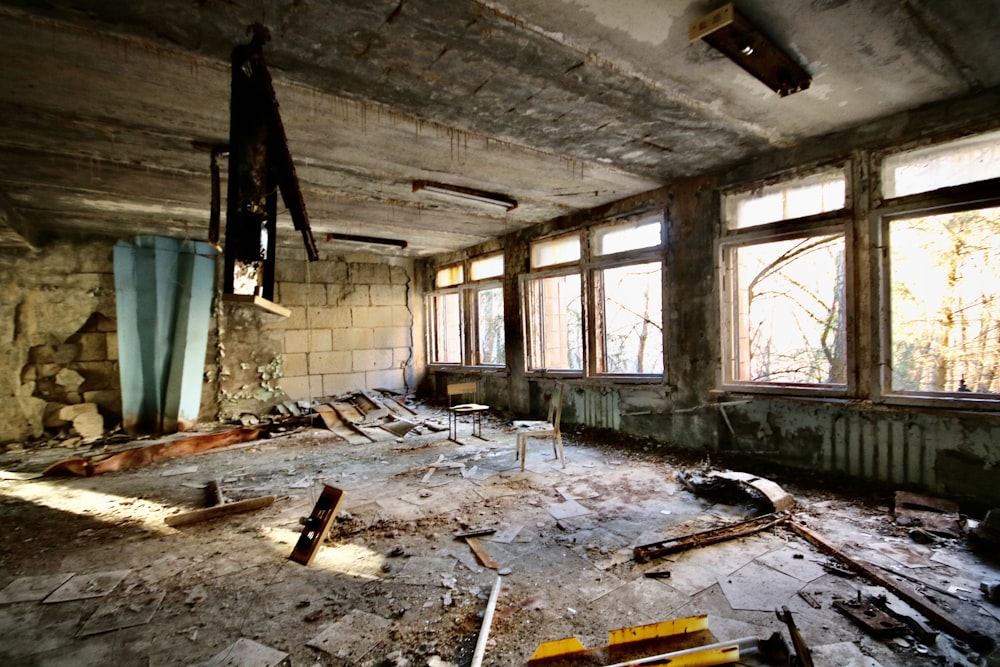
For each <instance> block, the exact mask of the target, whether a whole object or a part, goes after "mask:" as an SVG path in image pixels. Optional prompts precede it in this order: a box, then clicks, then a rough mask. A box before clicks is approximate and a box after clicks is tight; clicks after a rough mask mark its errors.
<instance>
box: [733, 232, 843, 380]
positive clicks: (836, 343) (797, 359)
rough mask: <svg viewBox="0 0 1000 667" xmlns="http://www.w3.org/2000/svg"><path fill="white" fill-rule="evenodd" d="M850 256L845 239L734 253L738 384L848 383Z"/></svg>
mask: <svg viewBox="0 0 1000 667" xmlns="http://www.w3.org/2000/svg"><path fill="white" fill-rule="evenodd" d="M844 252H845V244H844V237H843V235H842V234H832V235H826V236H811V237H803V238H796V239H791V240H781V241H770V242H765V243H758V244H755V245H744V246H739V247H737V248H733V249H731V250H730V253H731V263H732V265H733V266H734V267H735V270H734V271H733V272H732V274H731V275H732V277H731V279H732V280H733V281H734V282H735V285H734V286H733V290H734V295H735V303H734V313H733V320H734V323H733V335H734V337H735V340H734V348H735V354H734V358H733V365H734V369H733V378H734V379H736V380H741V381H751V382H779V383H809V384H844V383H845V382H846V376H847V331H846V320H845V314H844V302H845V296H846V292H845V265H844Z"/></svg>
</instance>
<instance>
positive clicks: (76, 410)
mask: <svg viewBox="0 0 1000 667" xmlns="http://www.w3.org/2000/svg"><path fill="white" fill-rule="evenodd" d="M90 412H93V413H96V412H97V405H96V404H95V403H77V404H76V405H64V406H63V407H62V408H60V409H59V412H58V416H59V419H62V420H63V421H68V422H71V421H73V420H74V419H76V418H77V417H79V416H80V415H85V414H87V413H90Z"/></svg>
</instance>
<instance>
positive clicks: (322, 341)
mask: <svg viewBox="0 0 1000 667" xmlns="http://www.w3.org/2000/svg"><path fill="white" fill-rule="evenodd" d="M331 340H332V338H331V334H330V330H329V329H311V330H310V331H309V351H310V352H328V351H330V350H332V349H333V348H332V347H331V346H330V345H331Z"/></svg>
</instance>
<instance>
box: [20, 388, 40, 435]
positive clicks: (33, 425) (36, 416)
mask: <svg viewBox="0 0 1000 667" xmlns="http://www.w3.org/2000/svg"><path fill="white" fill-rule="evenodd" d="M16 400H17V407H18V409H19V411H20V413H21V417H22V419H23V420H24V429H23V431H22V433H23V436H24V437H29V438H37V437H38V436H40V435H42V433H43V432H44V431H45V426H44V421H45V406H46V402H45V401H44V400H42V399H41V398H36V397H34V396H18V397H17V399H16Z"/></svg>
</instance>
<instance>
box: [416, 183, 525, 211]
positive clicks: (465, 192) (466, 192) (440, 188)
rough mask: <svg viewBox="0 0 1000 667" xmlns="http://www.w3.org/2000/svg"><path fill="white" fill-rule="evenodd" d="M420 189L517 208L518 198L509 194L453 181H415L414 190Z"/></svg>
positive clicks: (487, 203)
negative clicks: (513, 197)
mask: <svg viewBox="0 0 1000 667" xmlns="http://www.w3.org/2000/svg"><path fill="white" fill-rule="evenodd" d="M420 190H423V191H425V192H430V193H432V194H436V195H444V196H446V197H454V198H456V199H464V200H465V201H471V202H475V203H477V204H485V205H487V206H496V207H498V208H502V209H503V210H505V211H513V210H514V209H515V208H517V200H516V199H512V198H510V197H508V196H507V195H502V194H500V193H497V192H488V191H486V190H476V189H475V188H466V187H463V186H461V185H452V184H451V183H437V182H435V181H413V191H414V192H418V191H420Z"/></svg>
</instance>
